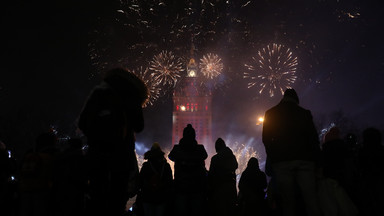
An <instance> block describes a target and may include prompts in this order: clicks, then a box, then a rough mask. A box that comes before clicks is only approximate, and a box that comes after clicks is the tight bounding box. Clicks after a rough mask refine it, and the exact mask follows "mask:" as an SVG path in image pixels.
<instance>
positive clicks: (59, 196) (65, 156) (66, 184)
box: [54, 138, 87, 216]
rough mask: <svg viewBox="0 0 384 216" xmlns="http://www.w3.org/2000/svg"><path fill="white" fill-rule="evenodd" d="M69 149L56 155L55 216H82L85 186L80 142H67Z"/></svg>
mask: <svg viewBox="0 0 384 216" xmlns="http://www.w3.org/2000/svg"><path fill="white" fill-rule="evenodd" d="M68 145H69V147H68V148H67V149H66V150H65V151H64V152H62V153H61V154H60V155H58V158H57V163H56V168H55V176H54V195H55V197H54V198H55V215H58V216H59V215H62V216H75V215H84V213H85V212H84V204H85V203H84V197H85V192H86V186H87V176H86V169H85V157H84V154H83V150H82V147H83V145H82V141H81V139H78V138H71V139H69V140H68Z"/></svg>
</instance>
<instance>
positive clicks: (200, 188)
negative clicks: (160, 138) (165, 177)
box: [168, 124, 208, 216]
mask: <svg viewBox="0 0 384 216" xmlns="http://www.w3.org/2000/svg"><path fill="white" fill-rule="evenodd" d="M168 157H169V159H170V160H172V161H173V162H175V165H174V172H175V176H174V177H175V178H174V179H175V202H174V204H175V205H174V208H175V209H174V210H175V215H176V216H188V215H203V213H204V205H205V201H206V187H207V170H206V168H205V159H207V157H208V154H207V151H206V150H205V148H204V146H203V145H201V144H198V143H197V141H196V133H195V129H194V128H193V127H192V125H191V124H188V125H187V127H186V128H184V130H183V137H182V138H181V139H180V142H179V144H177V145H174V146H173V148H172V150H171V152H170V153H169V155H168Z"/></svg>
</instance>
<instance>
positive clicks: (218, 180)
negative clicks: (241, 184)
mask: <svg viewBox="0 0 384 216" xmlns="http://www.w3.org/2000/svg"><path fill="white" fill-rule="evenodd" d="M215 149H216V152H217V154H216V155H214V156H213V157H212V158H211V164H210V167H209V172H208V182H209V185H208V188H209V196H208V197H209V205H208V206H209V207H210V213H211V215H221V216H225V215H234V213H235V208H236V199H237V190H236V173H235V172H236V169H237V168H238V164H237V159H236V157H235V155H234V154H233V152H232V150H231V149H230V148H229V147H228V146H226V144H225V142H224V140H223V139H221V138H218V139H217V140H216V142H215Z"/></svg>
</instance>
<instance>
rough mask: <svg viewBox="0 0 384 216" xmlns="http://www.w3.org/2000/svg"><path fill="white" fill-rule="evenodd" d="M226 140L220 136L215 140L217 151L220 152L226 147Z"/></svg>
mask: <svg viewBox="0 0 384 216" xmlns="http://www.w3.org/2000/svg"><path fill="white" fill-rule="evenodd" d="M225 146H226V145H225V142H224V140H223V139H221V138H218V139H217V140H216V142H215V149H216V152H220V151H221V150H223V149H224V148H225Z"/></svg>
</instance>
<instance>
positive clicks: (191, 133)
mask: <svg viewBox="0 0 384 216" xmlns="http://www.w3.org/2000/svg"><path fill="white" fill-rule="evenodd" d="M183 138H185V139H188V140H194V139H196V133H195V129H194V128H193V127H192V125H191V124H188V125H187V127H185V128H184V130H183Z"/></svg>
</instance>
